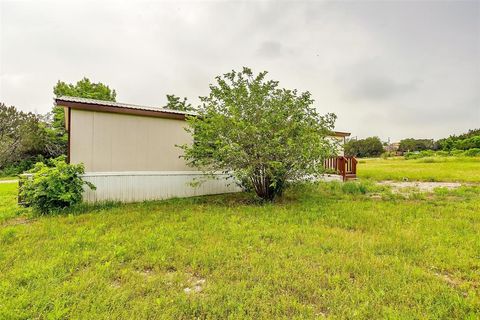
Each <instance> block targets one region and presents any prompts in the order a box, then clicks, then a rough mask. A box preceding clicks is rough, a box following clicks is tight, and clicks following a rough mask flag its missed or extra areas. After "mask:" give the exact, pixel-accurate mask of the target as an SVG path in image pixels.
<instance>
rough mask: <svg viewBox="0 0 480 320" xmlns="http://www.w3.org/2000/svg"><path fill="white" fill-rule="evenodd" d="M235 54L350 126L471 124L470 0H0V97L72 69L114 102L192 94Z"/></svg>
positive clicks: (475, 65) (474, 7) (21, 100)
mask: <svg viewBox="0 0 480 320" xmlns="http://www.w3.org/2000/svg"><path fill="white" fill-rule="evenodd" d="M242 66H249V67H251V68H253V69H254V71H257V72H259V71H262V70H267V71H269V73H270V74H269V76H270V77H271V78H273V79H275V80H279V81H280V84H281V85H282V86H284V87H287V88H296V89H298V90H301V91H304V90H308V91H310V92H311V93H312V94H313V97H314V98H315V100H316V106H317V107H318V110H319V111H320V112H321V113H326V112H334V113H335V114H337V116H338V120H337V129H338V130H343V131H350V132H352V134H353V136H358V137H359V138H360V137H365V136H371V135H378V136H380V137H381V138H382V139H385V140H386V139H387V138H388V137H390V138H391V139H392V140H398V139H401V138H404V137H416V138H424V137H425V138H441V137H443V136H447V135H449V134H451V133H461V132H464V131H466V130H468V129H470V128H474V127H476V128H478V127H480V1H397V2H393V1H388V2H380V1H351V2H350V1H348V2H347V1H330V2H313V1H311V2H301V3H300V2H293V1H291V2H280V3H279V2H260V1H258V2H243V1H235V2H214V1H208V2H206V1H205V2H202V1H193V2H178V1H177V2H170V3H168V2H154V1H150V2H140V1H111V2H101V1H91V2H89V1H82V2H80V1H65V0H63V1H41V0H36V1H4V0H0V102H4V103H6V104H7V105H14V106H16V107H17V108H20V109H22V110H26V111H35V112H39V113H45V112H48V111H49V110H50V109H51V107H52V98H53V92H52V88H53V86H54V85H55V83H56V82H57V80H59V79H60V80H63V81H67V82H76V81H77V80H79V79H81V78H82V77H84V76H86V77H88V78H90V79H91V80H92V81H95V82H98V81H100V82H103V83H105V84H107V85H109V86H110V87H111V88H114V89H116V91H117V101H120V102H128V103H134V104H144V105H153V106H162V105H164V104H165V103H166V97H165V95H166V94H170V93H173V94H176V95H179V96H182V97H183V96H186V97H188V98H189V99H190V100H192V101H194V102H197V101H198V99H197V97H198V96H201V95H206V94H207V93H208V84H209V83H211V82H212V81H213V78H214V76H216V75H219V74H222V73H225V72H227V71H229V70H231V69H240V68H241V67H242Z"/></svg>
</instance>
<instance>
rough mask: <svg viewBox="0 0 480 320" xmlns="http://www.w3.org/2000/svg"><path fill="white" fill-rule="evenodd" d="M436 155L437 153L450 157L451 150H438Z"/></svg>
mask: <svg viewBox="0 0 480 320" xmlns="http://www.w3.org/2000/svg"><path fill="white" fill-rule="evenodd" d="M436 155H437V156H440V157H448V156H450V152H448V151H443V150H440V151H437V152H436Z"/></svg>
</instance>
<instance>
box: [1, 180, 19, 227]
mask: <svg viewBox="0 0 480 320" xmlns="http://www.w3.org/2000/svg"><path fill="white" fill-rule="evenodd" d="M17 195H18V184H17V183H0V223H2V222H3V221H5V220H7V219H9V218H12V217H15V216H16V215H18V214H19V213H21V212H22V211H25V210H22V209H21V208H19V207H18V206H17Z"/></svg>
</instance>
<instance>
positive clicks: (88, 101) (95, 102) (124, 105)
mask: <svg viewBox="0 0 480 320" xmlns="http://www.w3.org/2000/svg"><path fill="white" fill-rule="evenodd" d="M61 101H66V102H76V103H85V104H92V105H98V106H108V107H115V108H124V109H135V110H146V111H158V112H163V113H174V114H183V115H191V116H195V115H197V114H196V113H195V112H188V111H180V110H172V109H167V108H161V107H151V106H139V105H136V104H129V103H122V102H113V101H105V100H96V99H88V98H79V97H70V96H60V97H57V98H55V102H56V104H58V105H61Z"/></svg>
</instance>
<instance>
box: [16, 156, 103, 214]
mask: <svg viewBox="0 0 480 320" xmlns="http://www.w3.org/2000/svg"><path fill="white" fill-rule="evenodd" d="M84 172H85V170H84V166H83V165H82V164H67V163H66V162H65V160H64V159H63V157H60V158H57V159H52V160H50V161H49V163H48V164H45V163H43V162H37V163H36V164H35V166H34V167H33V169H32V170H30V171H29V173H31V175H29V176H27V177H22V187H21V190H20V197H21V198H22V199H23V201H24V202H25V204H27V205H29V206H31V207H33V208H34V209H35V210H37V211H39V212H40V213H41V214H48V213H51V212H53V211H57V210H60V209H63V208H67V207H70V206H73V205H75V204H77V203H79V202H81V201H82V192H83V186H84V185H87V186H88V187H89V188H91V189H95V186H94V185H93V184H91V183H89V182H86V181H83V180H82V178H81V176H80V175H81V174H83V173H84Z"/></svg>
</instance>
